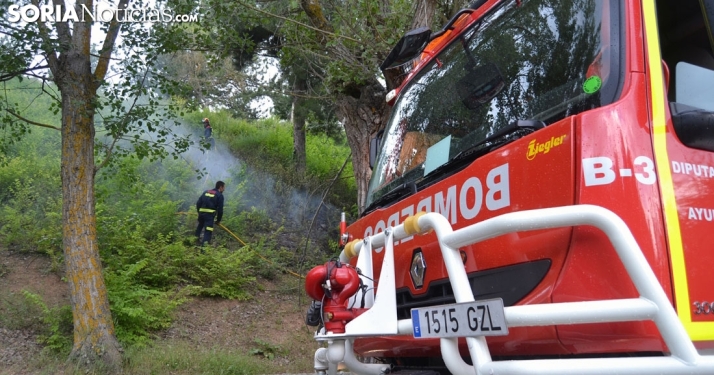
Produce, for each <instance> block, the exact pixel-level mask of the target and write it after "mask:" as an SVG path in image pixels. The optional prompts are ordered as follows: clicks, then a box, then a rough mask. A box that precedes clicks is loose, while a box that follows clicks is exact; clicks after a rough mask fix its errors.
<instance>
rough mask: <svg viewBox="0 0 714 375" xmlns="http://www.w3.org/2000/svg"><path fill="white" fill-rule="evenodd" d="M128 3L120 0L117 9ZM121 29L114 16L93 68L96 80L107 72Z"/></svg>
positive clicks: (100, 78)
mask: <svg viewBox="0 0 714 375" xmlns="http://www.w3.org/2000/svg"><path fill="white" fill-rule="evenodd" d="M128 5H129V0H120V1H119V5H117V8H118V9H126V8H127V6H128ZM120 30H121V23H119V22H118V21H117V17H114V18H113V19H112V21H111V23H110V24H109V30H107V36H106V37H105V38H104V42H103V43H102V49H101V50H100V56H99V62H98V63H97V68H96V69H95V70H94V79H95V80H96V81H97V82H100V81H103V80H104V76H106V74H107V70H108V69H109V62H110V61H111V57H112V52H113V51H114V43H115V42H116V39H117V36H118V35H119V31H120Z"/></svg>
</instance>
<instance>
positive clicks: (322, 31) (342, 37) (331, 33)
mask: <svg viewBox="0 0 714 375" xmlns="http://www.w3.org/2000/svg"><path fill="white" fill-rule="evenodd" d="M236 2H237V3H238V4H241V5H243V6H245V7H246V8H248V9H250V10H253V11H255V12H258V13H263V14H265V15H267V16H270V17H274V18H277V19H281V20H283V21H288V22H292V23H294V24H296V25H298V26H302V27H305V28H308V29H310V30H314V31H317V32H319V33H322V34H325V35H330V36H332V37H334V38H337V39H345V40H351V41H353V42H356V43H362V42H361V41H359V40H357V39H354V38H350V37H348V36H344V35H337V34H335V33H333V32H331V31H328V30H321V29H319V28H317V27H314V26H310V25H307V24H304V23H302V22H300V21H296V20H294V19H291V18H287V17H283V16H280V15H277V14H274V13H270V12H268V11H265V10H262V9H258V8H256V7H254V6H251V5H250V4H246V3H244V2H243V1H240V0H238V1H236Z"/></svg>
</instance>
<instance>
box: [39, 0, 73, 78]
mask: <svg viewBox="0 0 714 375" xmlns="http://www.w3.org/2000/svg"><path fill="white" fill-rule="evenodd" d="M32 4H33V5H34V6H36V7H38V8H39V6H40V2H39V1H38V0H32ZM37 28H38V29H39V30H40V37H41V38H42V46H41V48H42V50H43V51H44V52H45V55H46V59H47V63H48V64H49V66H50V71H51V72H52V74H53V75H54V76H55V77H57V76H58V74H59V72H60V67H59V59H58V57H57V51H55V50H54V49H52V48H50V46H51V44H50V32H49V30H48V29H47V26H45V24H44V23H43V22H38V23H37ZM65 42H68V41H65ZM60 43H62V40H60Z"/></svg>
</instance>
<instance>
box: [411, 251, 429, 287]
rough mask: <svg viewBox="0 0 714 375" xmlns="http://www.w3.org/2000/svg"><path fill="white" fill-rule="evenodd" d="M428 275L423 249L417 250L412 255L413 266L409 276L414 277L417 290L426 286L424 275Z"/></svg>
mask: <svg viewBox="0 0 714 375" xmlns="http://www.w3.org/2000/svg"><path fill="white" fill-rule="evenodd" d="M425 273H426V261H425V260H424V254H423V253H422V252H421V249H416V250H415V251H414V255H412V264H411V267H409V275H411V277H412V284H414V287H415V288H417V289H420V288H421V287H422V286H424V274H425Z"/></svg>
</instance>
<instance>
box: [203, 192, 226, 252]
mask: <svg viewBox="0 0 714 375" xmlns="http://www.w3.org/2000/svg"><path fill="white" fill-rule="evenodd" d="M224 190H226V184H225V183H224V182H223V181H218V182H216V187H215V188H214V189H211V190H206V191H204V192H203V193H202V194H201V196H200V197H199V198H198V201H197V202H196V211H198V228H196V238H197V239H198V241H199V243H200V244H201V246H205V245H206V244H207V243H210V242H211V235H212V234H213V224H214V220H215V224H216V225H218V224H220V223H221V218H223V191H224ZM203 229H205V231H204V233H203V241H201V231H202V230H203Z"/></svg>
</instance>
